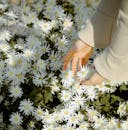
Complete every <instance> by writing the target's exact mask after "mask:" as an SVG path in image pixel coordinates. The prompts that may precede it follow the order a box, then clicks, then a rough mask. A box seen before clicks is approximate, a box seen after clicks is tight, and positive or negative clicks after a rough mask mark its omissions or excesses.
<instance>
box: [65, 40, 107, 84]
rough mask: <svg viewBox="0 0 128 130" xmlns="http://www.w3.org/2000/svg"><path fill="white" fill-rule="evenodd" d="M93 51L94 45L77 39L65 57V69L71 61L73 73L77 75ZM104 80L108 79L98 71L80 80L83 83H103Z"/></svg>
mask: <svg viewBox="0 0 128 130" xmlns="http://www.w3.org/2000/svg"><path fill="white" fill-rule="evenodd" d="M92 53H93V47H92V46H89V45H88V44H86V43H84V42H83V41H81V40H80V39H78V40H76V41H75V43H74V44H73V45H72V47H71V48H70V49H69V51H68V53H67V55H66V56H65V57H64V58H63V61H64V63H63V71H65V70H66V69H67V67H68V64H69V62H71V64H72V66H71V69H72V73H73V75H74V76H75V75H76V72H77V71H78V70H79V69H80V67H82V66H85V65H86V64H87V62H88V60H89V58H90V56H91V55H92ZM104 80H107V79H106V78H105V77H103V76H102V75H100V74H99V73H98V72H97V71H96V72H95V73H93V74H92V76H91V77H90V78H89V79H86V80H82V81H80V80H79V79H78V81H79V82H80V84H82V85H89V86H91V85H98V84H101V83H102V82H103V81H104Z"/></svg>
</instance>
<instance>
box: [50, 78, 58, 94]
mask: <svg viewBox="0 0 128 130" xmlns="http://www.w3.org/2000/svg"><path fill="white" fill-rule="evenodd" d="M50 88H51V92H52V93H53V94H55V92H58V91H59V90H60V88H59V86H58V79H57V77H55V76H54V77H53V78H52V79H51V82H50Z"/></svg>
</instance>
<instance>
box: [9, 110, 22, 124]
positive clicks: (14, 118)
mask: <svg viewBox="0 0 128 130" xmlns="http://www.w3.org/2000/svg"><path fill="white" fill-rule="evenodd" d="M22 119H23V117H22V116H21V115H20V113H19V112H15V113H14V112H13V113H12V114H11V115H10V119H9V121H10V122H11V124H12V125H21V124H22V121H23V120H22Z"/></svg>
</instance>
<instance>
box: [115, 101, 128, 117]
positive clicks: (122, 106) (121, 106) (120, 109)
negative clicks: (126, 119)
mask: <svg viewBox="0 0 128 130" xmlns="http://www.w3.org/2000/svg"><path fill="white" fill-rule="evenodd" d="M126 109H127V104H126V103H125V102H123V103H120V104H119V107H118V110H117V113H118V114H119V115H120V116H124V115H126V113H127V112H126Z"/></svg>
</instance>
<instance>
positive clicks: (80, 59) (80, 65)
mask: <svg viewBox="0 0 128 130" xmlns="http://www.w3.org/2000/svg"><path fill="white" fill-rule="evenodd" d="M82 65H83V59H82V58H79V61H78V68H77V70H78V71H79V70H80V68H81V67H82Z"/></svg>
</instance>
